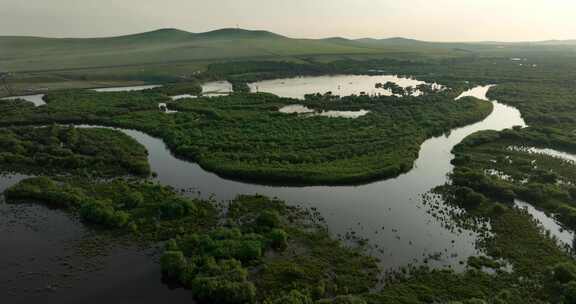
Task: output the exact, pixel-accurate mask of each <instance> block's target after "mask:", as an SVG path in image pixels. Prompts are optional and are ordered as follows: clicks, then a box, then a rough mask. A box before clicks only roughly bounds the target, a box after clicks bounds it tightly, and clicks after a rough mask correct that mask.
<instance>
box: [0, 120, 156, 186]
mask: <svg viewBox="0 0 576 304" xmlns="http://www.w3.org/2000/svg"><path fill="white" fill-rule="evenodd" d="M0 166H1V167H2V170H3V171H12V172H19V173H26V174H56V175H58V174H63V173H68V174H78V175H95V176H117V175H139V176H147V175H149V174H150V167H149V165H148V159H147V152H146V149H145V148H144V147H143V146H141V145H140V144H138V143H137V142H136V141H135V140H133V139H132V138H130V137H129V136H127V135H124V134H123V133H121V132H118V131H113V130H107V129H82V128H75V127H61V126H57V125H51V126H47V127H21V128H2V129H0Z"/></svg>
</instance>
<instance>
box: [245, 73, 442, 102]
mask: <svg viewBox="0 0 576 304" xmlns="http://www.w3.org/2000/svg"><path fill="white" fill-rule="evenodd" d="M386 82H394V83H396V84H397V85H399V86H401V87H403V88H407V87H416V86H417V85H419V84H425V83H426V82H424V81H420V80H416V79H411V78H401V77H398V76H393V75H380V76H370V75H336V76H315V77H296V78H287V79H275V80H265V81H260V82H255V83H251V84H249V86H250V90H251V91H252V92H266V93H273V94H276V95H278V96H283V97H291V98H296V99H304V95H306V94H314V93H321V94H324V93H327V92H332V94H334V95H340V96H348V95H353V94H355V95H359V94H360V93H362V92H364V93H365V94H368V95H378V94H380V95H392V93H391V92H389V91H387V90H384V89H376V87H375V85H376V84H377V83H386ZM433 87H434V88H436V89H441V86H439V85H436V84H433ZM418 94H419V93H418V92H416V93H415V95H418Z"/></svg>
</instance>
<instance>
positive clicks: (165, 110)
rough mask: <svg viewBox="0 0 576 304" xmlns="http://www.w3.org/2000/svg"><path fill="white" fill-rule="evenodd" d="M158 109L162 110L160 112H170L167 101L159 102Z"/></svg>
mask: <svg viewBox="0 0 576 304" xmlns="http://www.w3.org/2000/svg"><path fill="white" fill-rule="evenodd" d="M158 110H160V112H168V106H167V105H166V104H165V103H159V104H158Z"/></svg>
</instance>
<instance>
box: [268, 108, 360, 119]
mask: <svg viewBox="0 0 576 304" xmlns="http://www.w3.org/2000/svg"><path fill="white" fill-rule="evenodd" d="M278 112H280V113H285V114H305V115H306V116H325V117H334V118H335V117H341V118H358V117H362V116H364V115H366V114H368V113H370V111H367V110H359V111H333V110H331V111H318V112H317V111H315V110H314V109H310V108H308V107H306V106H303V105H288V106H285V107H282V108H280V109H279V110H278Z"/></svg>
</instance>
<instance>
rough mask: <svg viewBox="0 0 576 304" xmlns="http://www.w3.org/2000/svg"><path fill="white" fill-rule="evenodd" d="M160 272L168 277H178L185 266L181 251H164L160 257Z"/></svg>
mask: <svg viewBox="0 0 576 304" xmlns="http://www.w3.org/2000/svg"><path fill="white" fill-rule="evenodd" d="M160 265H161V268H162V273H163V274H164V275H166V276H167V277H169V278H173V279H174V278H179V277H180V276H181V275H182V274H183V272H184V271H185V270H186V268H187V262H186V258H185V257H184V254H183V253H182V251H166V252H164V254H163V255H162V258H160Z"/></svg>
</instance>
